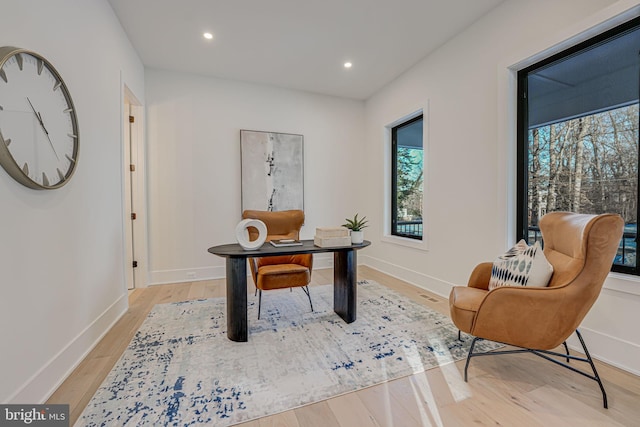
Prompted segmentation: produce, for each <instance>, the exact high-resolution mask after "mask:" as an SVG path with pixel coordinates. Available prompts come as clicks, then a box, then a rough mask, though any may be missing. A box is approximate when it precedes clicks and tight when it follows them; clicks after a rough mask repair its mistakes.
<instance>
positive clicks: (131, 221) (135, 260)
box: [122, 85, 147, 290]
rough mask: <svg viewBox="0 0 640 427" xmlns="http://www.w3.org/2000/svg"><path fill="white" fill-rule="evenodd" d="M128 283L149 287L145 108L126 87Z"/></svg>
mask: <svg viewBox="0 0 640 427" xmlns="http://www.w3.org/2000/svg"><path fill="white" fill-rule="evenodd" d="M122 112H123V114H122V116H123V117H122V131H123V132H122V133H123V168H122V170H123V175H124V176H123V178H124V179H123V187H124V188H123V198H124V200H123V206H124V215H125V218H124V224H125V227H124V228H125V230H124V233H125V236H124V242H125V279H126V283H127V288H128V289H130V290H131V289H135V288H141V287H146V286H147V285H146V274H145V271H146V268H145V264H146V232H145V230H146V227H145V203H144V200H145V186H144V159H145V155H144V139H143V132H142V130H143V129H144V126H143V120H144V114H143V108H142V105H141V103H140V102H139V101H138V99H137V98H136V97H135V95H134V94H133V93H132V92H131V90H129V88H128V87H127V86H126V85H124V96H123V108H122Z"/></svg>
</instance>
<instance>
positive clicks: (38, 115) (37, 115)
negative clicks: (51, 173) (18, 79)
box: [27, 96, 60, 161]
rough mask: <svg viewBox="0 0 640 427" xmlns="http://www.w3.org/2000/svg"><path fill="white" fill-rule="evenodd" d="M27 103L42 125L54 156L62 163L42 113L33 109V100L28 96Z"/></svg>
mask: <svg viewBox="0 0 640 427" xmlns="http://www.w3.org/2000/svg"><path fill="white" fill-rule="evenodd" d="M27 101H28V102H29V105H30V106H31V109H32V110H33V114H35V116H36V119H38V123H40V127H41V128H42V130H43V131H44V134H45V135H46V137H47V139H48V140H49V145H51V149H52V150H53V154H55V155H56V159H58V161H60V157H58V153H56V149H55V148H54V146H53V141H51V137H50V136H49V132H47V128H46V127H45V126H44V122H43V121H42V115H41V114H40V113H38V112H37V111H36V109H35V108H33V104H32V103H31V100H30V99H29V97H28V96H27Z"/></svg>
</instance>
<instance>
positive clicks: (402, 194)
mask: <svg viewBox="0 0 640 427" xmlns="http://www.w3.org/2000/svg"><path fill="white" fill-rule="evenodd" d="M422 117H423V116H422V115H419V116H417V117H414V118H412V119H411V120H408V121H406V122H404V123H402V124H399V125H397V126H394V127H393V128H391V162H392V164H391V234H392V235H395V236H401V237H408V238H411V239H418V240H422V206H423V185H424V150H423V144H422V127H423V119H422Z"/></svg>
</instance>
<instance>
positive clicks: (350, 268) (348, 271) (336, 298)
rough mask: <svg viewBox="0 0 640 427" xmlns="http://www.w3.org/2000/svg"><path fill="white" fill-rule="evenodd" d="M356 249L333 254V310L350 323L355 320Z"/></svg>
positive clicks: (356, 289)
mask: <svg viewBox="0 0 640 427" xmlns="http://www.w3.org/2000/svg"><path fill="white" fill-rule="evenodd" d="M357 266H358V262H357V258H356V251H354V250H349V251H338V252H334V254H333V311H335V312H336V313H337V314H338V315H339V316H340V317H342V319H343V320H344V321H345V322H347V323H351V322H353V321H355V320H356V305H357V291H358V288H357V287H358V284H357V283H356V276H357V273H358V272H357Z"/></svg>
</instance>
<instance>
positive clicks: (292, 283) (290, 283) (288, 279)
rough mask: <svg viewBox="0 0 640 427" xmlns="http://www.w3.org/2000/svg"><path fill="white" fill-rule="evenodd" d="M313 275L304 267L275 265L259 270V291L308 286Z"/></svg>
mask: <svg viewBox="0 0 640 427" xmlns="http://www.w3.org/2000/svg"><path fill="white" fill-rule="evenodd" d="M310 280H311V273H310V272H309V269H308V268H307V267H305V266H304V265H299V264H273V265H265V266H262V267H260V268H259V269H258V283H257V287H258V289H262V290H269V289H281V288H292V287H296V286H307V284H308V283H309V281H310Z"/></svg>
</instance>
